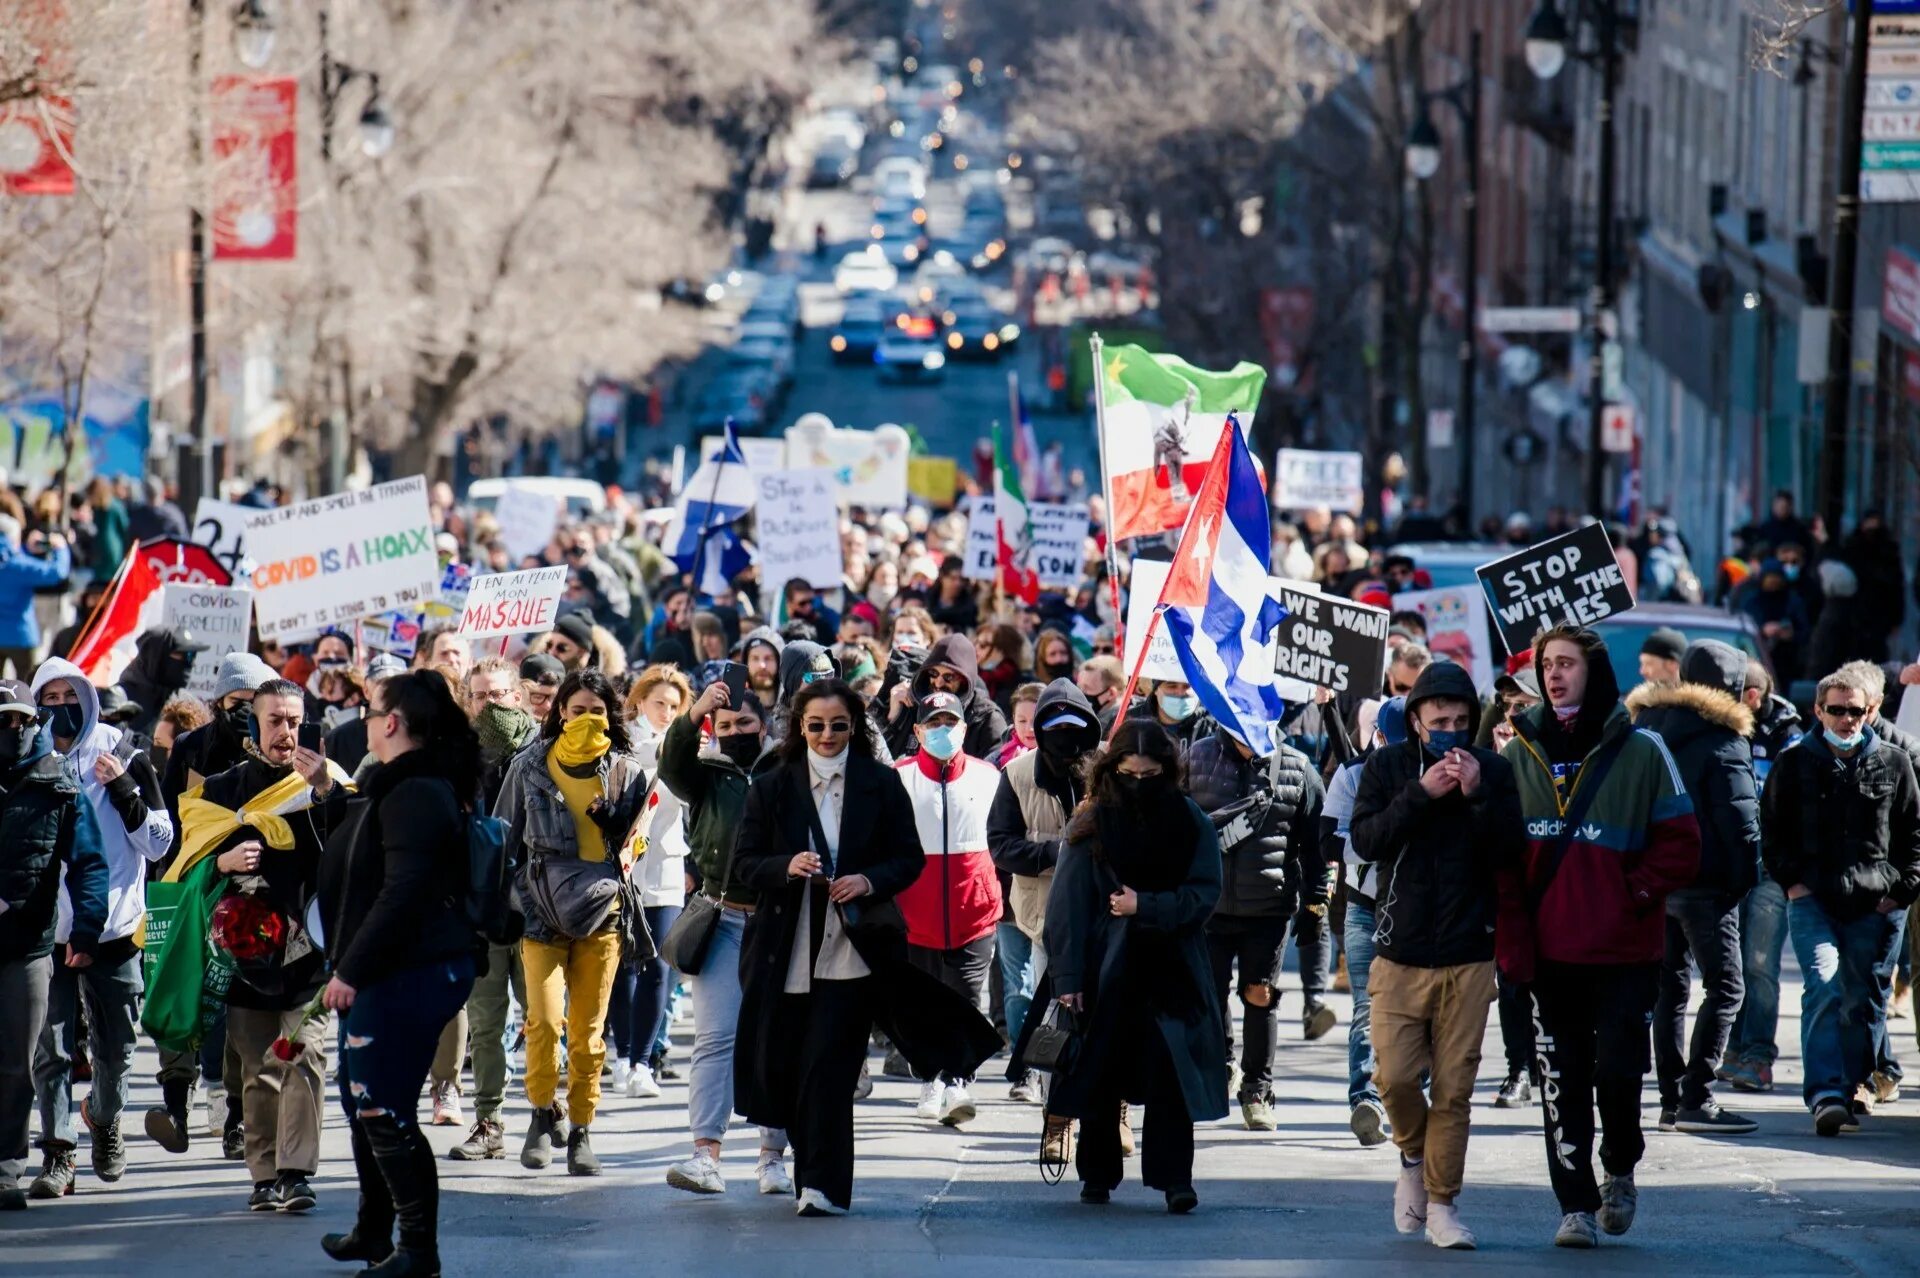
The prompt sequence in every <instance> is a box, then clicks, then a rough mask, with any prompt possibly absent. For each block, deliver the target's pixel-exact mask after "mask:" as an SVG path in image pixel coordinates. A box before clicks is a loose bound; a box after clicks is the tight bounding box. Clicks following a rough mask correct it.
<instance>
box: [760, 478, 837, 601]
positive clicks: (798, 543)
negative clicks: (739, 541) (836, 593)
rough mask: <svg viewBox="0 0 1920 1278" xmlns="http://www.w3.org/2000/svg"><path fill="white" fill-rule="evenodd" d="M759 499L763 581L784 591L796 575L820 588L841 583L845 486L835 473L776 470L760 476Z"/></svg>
mask: <svg viewBox="0 0 1920 1278" xmlns="http://www.w3.org/2000/svg"><path fill="white" fill-rule="evenodd" d="M754 484H755V485H756V486H757V487H758V489H759V493H760V496H759V500H758V501H756V502H755V503H754V507H753V517H754V520H755V522H756V524H757V526H758V529H759V531H758V534H757V536H756V537H755V539H754V544H755V545H756V546H757V547H758V548H759V551H760V580H761V582H762V583H763V584H764V585H765V587H766V588H767V589H768V590H775V591H777V590H779V589H780V588H781V587H782V586H784V585H785V584H786V583H787V582H789V581H792V580H793V579H794V578H795V577H799V578H802V579H804V580H805V581H806V583H807V584H808V585H810V586H812V587H813V588H814V589H816V590H832V589H835V588H836V587H838V586H839V585H840V576H841V574H842V573H843V572H845V571H846V564H845V563H844V562H843V561H842V560H841V557H840V489H839V485H837V484H836V483H835V482H834V478H833V472H832V471H828V470H822V469H819V468H817V467H816V468H813V469H808V470H775V471H769V472H767V473H766V474H763V475H756V476H754Z"/></svg>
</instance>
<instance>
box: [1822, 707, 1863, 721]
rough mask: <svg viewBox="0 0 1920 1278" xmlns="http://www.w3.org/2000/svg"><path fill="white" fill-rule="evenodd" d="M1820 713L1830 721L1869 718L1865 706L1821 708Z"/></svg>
mask: <svg viewBox="0 0 1920 1278" xmlns="http://www.w3.org/2000/svg"><path fill="white" fill-rule="evenodd" d="M1820 713H1821V714H1824V715H1825V716H1827V718H1829V719H1864V718H1866V717H1867V708H1866V707H1865V706H1821V707H1820Z"/></svg>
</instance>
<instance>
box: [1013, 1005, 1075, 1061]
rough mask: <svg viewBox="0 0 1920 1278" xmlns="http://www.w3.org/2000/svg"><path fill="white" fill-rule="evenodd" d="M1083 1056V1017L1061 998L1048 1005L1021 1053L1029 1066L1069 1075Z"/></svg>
mask: <svg viewBox="0 0 1920 1278" xmlns="http://www.w3.org/2000/svg"><path fill="white" fill-rule="evenodd" d="M1079 1058H1080V1018H1079V1016H1078V1015H1077V1014H1075V1013H1074V1011H1073V1010H1072V1009H1071V1008H1069V1007H1068V1006H1067V1005H1066V1004H1064V1003H1062V1002H1060V1001H1059V1000H1058V999H1055V1000H1054V1001H1052V1002H1050V1003H1048V1004H1047V1010H1046V1014H1045V1015H1043V1016H1042V1017H1041V1018H1040V1023H1039V1024H1038V1025H1036V1026H1034V1027H1033V1033H1031V1034H1029V1035H1028V1036H1027V1048H1026V1051H1025V1052H1024V1053H1023V1054H1022V1055H1021V1059H1022V1060H1023V1061H1025V1062H1026V1064H1027V1067H1028V1068H1030V1069H1037V1070H1040V1071H1041V1072H1043V1073H1047V1074H1067V1073H1071V1072H1072V1070H1073V1066H1074V1063H1075V1062H1076V1061H1077V1060H1078V1059H1079Z"/></svg>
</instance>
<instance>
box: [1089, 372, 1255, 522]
mask: <svg viewBox="0 0 1920 1278" xmlns="http://www.w3.org/2000/svg"><path fill="white" fill-rule="evenodd" d="M1102 358H1103V360H1104V363H1103V365H1102V366H1101V369H1100V379H1101V383H1102V385H1101V393H1102V395H1103V396H1104V401H1103V402H1104V405H1105V412H1104V413H1103V414H1102V420H1101V423H1100V430H1101V443H1102V446H1103V447H1104V448H1105V450H1106V452H1105V456H1106V463H1107V481H1108V484H1109V492H1110V494H1111V497H1110V500H1111V501H1112V503H1113V509H1112V511H1111V512H1109V517H1108V526H1109V531H1108V535H1109V536H1110V537H1112V538H1114V539H1115V540H1125V539H1126V538H1128V537H1152V536H1156V535H1158V534H1160V533H1163V532H1166V531H1168V530H1169V529H1174V528H1178V527H1180V525H1181V524H1183V523H1185V522H1186V518H1187V507H1188V505H1189V503H1190V502H1191V501H1192V500H1193V494H1194V493H1195V492H1197V491H1198V490H1199V488H1200V481H1201V480H1202V479H1204V478H1205V477H1206V474H1207V466H1208V465H1209V464H1210V463H1211V462H1212V461H1213V453H1214V449H1215V448H1216V447H1218V446H1219V443H1220V440H1221V438H1222V435H1223V433H1224V431H1225V430H1226V425H1227V414H1228V413H1233V414H1235V415H1237V416H1238V417H1239V419H1240V423H1241V426H1242V428H1243V429H1245V430H1248V431H1251V430H1252V429H1253V412H1254V409H1255V408H1256V407H1257V406H1258V405H1259V403H1260V392H1261V389H1262V388H1263V387H1264V386H1265V385H1266V382H1267V372H1266V370H1265V369H1263V368H1261V367H1260V366H1259V365H1258V364H1251V363H1247V362H1245V361H1242V362H1241V363H1239V364H1236V365H1235V366H1234V367H1232V368H1230V369H1228V370H1227V371H1226V372H1224V373H1216V372H1210V371H1209V370H1207V369H1204V368H1195V367H1194V366H1193V365H1191V364H1189V363H1187V361H1185V360H1183V359H1181V358H1180V357H1179V356H1178V355H1159V354H1154V353H1153V352H1151V351H1146V350H1142V349H1141V348H1140V347H1138V346H1109V347H1107V348H1106V349H1105V351H1104V353H1103V356H1102Z"/></svg>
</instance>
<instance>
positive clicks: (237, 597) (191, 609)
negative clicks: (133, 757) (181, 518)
mask: <svg viewBox="0 0 1920 1278" xmlns="http://www.w3.org/2000/svg"><path fill="white" fill-rule="evenodd" d="M201 504H202V505H203V506H204V505H205V504H206V503H204V502H202V503H201ZM162 591H163V593H162V595H161V604H160V624H161V625H162V626H165V627H166V628H167V629H169V630H185V631H187V632H189V633H191V634H192V635H193V637H194V638H195V639H198V640H199V641H200V642H201V643H204V644H206V645H207V647H206V651H204V652H202V653H199V654H198V655H196V656H195V657H194V659H193V671H192V673H191V674H189V675H188V676H187V691H188V692H191V693H192V694H193V695H194V696H196V697H198V698H200V699H201V700H202V701H204V702H206V703H207V704H208V705H212V704H213V689H214V685H215V684H217V683H218V682H219V681H220V662H221V660H222V659H223V658H225V657H226V655H227V654H228V653H230V652H245V651H246V650H247V631H248V629H249V627H250V624H251V622H252V620H253V591H251V590H249V589H248V588H247V587H245V586H193V585H183V584H174V585H170V586H166V587H163V588H162ZM149 708H150V709H157V708H158V707H149Z"/></svg>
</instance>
